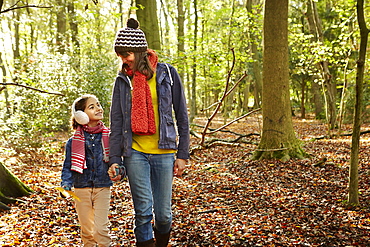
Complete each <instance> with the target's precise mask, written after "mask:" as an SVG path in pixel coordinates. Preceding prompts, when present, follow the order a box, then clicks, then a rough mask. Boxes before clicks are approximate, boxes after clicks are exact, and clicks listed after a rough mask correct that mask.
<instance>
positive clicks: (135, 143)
mask: <svg viewBox="0 0 370 247" xmlns="http://www.w3.org/2000/svg"><path fill="white" fill-rule="evenodd" d="M155 78H156V74H154V75H153V77H152V78H151V79H150V80H149V81H148V84H149V87H150V94H151V95H152V102H153V109H154V118H155V134H153V135H137V134H134V133H133V134H132V148H133V149H135V150H136V151H139V152H143V153H147V154H169V153H175V152H176V150H173V149H159V148H158V142H159V113H158V97H157V82H156V79H155Z"/></svg>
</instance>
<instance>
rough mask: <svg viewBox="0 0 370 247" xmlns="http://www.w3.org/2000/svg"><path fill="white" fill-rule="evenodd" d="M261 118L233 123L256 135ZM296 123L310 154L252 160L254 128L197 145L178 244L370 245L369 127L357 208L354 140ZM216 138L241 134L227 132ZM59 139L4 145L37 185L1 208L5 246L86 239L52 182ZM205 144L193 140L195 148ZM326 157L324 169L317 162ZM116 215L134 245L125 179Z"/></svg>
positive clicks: (178, 192)
mask: <svg viewBox="0 0 370 247" xmlns="http://www.w3.org/2000/svg"><path fill="white" fill-rule="evenodd" d="M259 123H260V121H259V120H258V119H254V118H248V119H245V120H241V121H240V122H239V123H237V124H233V125H232V126H230V127H229V130H231V131H234V132H237V133H241V134H249V133H258V128H259V127H260V124H259ZM200 124H204V123H201V122H200ZM221 125H222V124H221V123H219V124H217V123H216V124H213V125H212V126H211V127H214V128H215V127H219V126H221ZM347 128H348V129H347V130H345V131H344V132H346V131H347V132H350V129H349V128H350V126H347ZM368 129H370V126H369V125H364V130H368ZM198 130H199V129H198ZM295 130H296V133H297V136H298V137H299V138H300V139H301V140H303V141H304V149H305V151H306V152H307V153H309V154H311V158H309V159H305V160H291V161H289V162H278V161H250V160H249V157H250V155H251V154H252V152H253V150H254V149H255V148H256V145H255V143H258V140H259V137H258V136H255V135H253V136H251V137H249V139H248V138H246V139H244V141H246V142H245V143H243V144H239V145H238V146H225V145H223V146H216V147H213V148H211V149H208V150H202V151H197V152H195V153H194V155H193V157H192V161H191V162H190V164H189V167H188V168H187V171H186V173H185V175H184V176H183V178H182V179H178V178H176V179H175V184H174V196H173V212H174V226H173V232H172V233H173V234H172V238H171V242H170V244H171V246H189V247H190V246H370V190H369V187H370V178H369V177H370V176H369V175H370V134H365V135H362V136H361V151H360V167H359V190H360V206H358V207H348V206H347V204H346V199H347V194H348V171H349V161H350V146H351V137H336V138H332V139H319V140H313V139H312V138H315V137H321V136H324V135H326V134H327V133H326V127H325V125H323V124H322V123H320V122H319V121H316V120H298V119H296V120H295ZM214 137H217V138H222V139H228V138H229V139H233V138H235V136H233V135H232V134H231V133H227V132H225V133H221V135H217V136H214ZM59 139H60V141H57V142H54V146H51V147H48V149H45V148H43V149H39V150H37V151H28V152H23V153H19V154H17V155H16V154H14V153H6V152H5V151H4V150H5V149H2V150H1V153H2V155H1V161H2V162H5V163H6V164H7V167H8V168H9V169H10V170H11V171H12V172H13V173H14V174H15V175H17V176H18V177H19V178H20V179H21V180H22V181H24V182H25V183H26V184H28V185H29V186H30V187H31V188H32V189H33V190H34V191H35V193H34V194H32V195H31V196H29V197H24V198H21V199H22V200H23V201H24V203H19V204H16V205H12V208H11V210H10V211H6V212H4V211H3V212H0V216H1V221H0V245H1V246H79V245H80V244H81V242H80V237H79V225H78V221H77V216H76V213H75V210H74V207H73V201H72V199H65V198H61V197H60V196H59V192H58V191H57V190H55V189H54V188H52V187H50V185H49V184H52V185H54V186H58V185H59V182H60V170H61V163H62V160H63V146H64V144H63V141H65V139H66V136H64V137H62V138H59ZM198 142H199V140H197V139H195V138H194V137H193V138H192V145H193V146H194V145H196V143H198ZM248 143H251V144H248ZM55 150H56V151H57V152H55ZM322 158H327V161H326V163H325V164H324V165H323V166H316V167H315V166H313V165H314V164H316V163H317V162H318V161H319V160H321V159H322ZM48 183H49V184H48ZM110 221H111V225H110V228H111V235H112V239H113V243H114V244H113V246H134V245H135V240H134V235H133V231H132V226H133V208H132V203H131V197H130V193H129V188H128V183H127V182H121V183H117V184H115V185H114V186H113V188H112V200H111V216H110Z"/></svg>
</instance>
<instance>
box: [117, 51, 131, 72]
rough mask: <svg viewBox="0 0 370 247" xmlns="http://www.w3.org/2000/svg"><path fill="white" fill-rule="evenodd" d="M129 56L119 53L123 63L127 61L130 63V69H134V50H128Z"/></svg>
mask: <svg viewBox="0 0 370 247" xmlns="http://www.w3.org/2000/svg"><path fill="white" fill-rule="evenodd" d="M127 54H128V56H123V55H120V54H117V55H118V56H119V57H120V58H121V60H122V63H125V64H127V65H128V67H130V69H133V68H134V62H135V54H134V53H133V52H127Z"/></svg>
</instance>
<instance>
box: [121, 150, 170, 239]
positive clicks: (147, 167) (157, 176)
mask: <svg viewBox="0 0 370 247" xmlns="http://www.w3.org/2000/svg"><path fill="white" fill-rule="evenodd" d="M174 160H175V158H174V154H145V153H142V152H138V151H136V150H132V155H131V157H125V166H126V169H127V176H128V179H129V183H130V188H131V194H132V199H133V202H134V208H135V229H134V233H135V237H136V241H137V242H144V241H147V240H150V239H152V238H153V227H152V223H151V221H152V219H153V209H154V216H155V217H154V226H155V228H156V229H157V231H158V232H159V233H161V234H165V233H168V232H169V231H170V229H171V224H172V212H171V198H172V180H173V164H174Z"/></svg>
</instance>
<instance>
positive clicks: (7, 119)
mask: <svg viewBox="0 0 370 247" xmlns="http://www.w3.org/2000/svg"><path fill="white" fill-rule="evenodd" d="M72 2H73V4H74V10H75V11H74V12H73V13H72V12H70V11H71V10H69V9H68V6H58V5H57V4H56V2H55V1H51V0H47V1H44V2H43V6H52V7H53V8H45V9H44V8H43V9H39V8H27V9H19V10H17V11H13V12H7V13H3V14H1V24H2V25H1V27H0V28H1V30H0V31H1V32H2V34H3V36H2V37H1V38H0V40H1V41H0V44H1V46H0V52H1V56H2V60H3V61H4V63H3V66H4V67H6V68H5V70H6V72H7V74H6V78H3V81H9V82H16V83H19V84H21V85H25V86H28V87H32V88H35V89H39V90H42V91H45V92H56V93H61V94H63V96H60V95H57V94H47V93H42V92H39V91H35V90H32V89H27V88H24V87H19V86H6V89H3V90H2V91H1V92H0V95H1V96H0V118H1V119H2V122H1V123H0V124H1V126H2V128H1V129H0V135H1V136H2V137H3V139H6V141H7V142H8V143H12V144H13V145H18V146H22V145H23V146H27V145H31V146H40V145H42V143H41V142H40V137H45V136H52V135H53V134H54V132H58V131H69V130H70V128H69V119H70V106H71V104H72V102H73V100H74V99H75V98H76V97H78V96H80V95H81V94H84V93H92V94H95V95H97V97H98V98H99V99H100V101H101V103H102V105H103V107H104V109H105V119H104V122H105V123H106V124H107V125H108V124H109V122H108V120H109V119H108V115H109V107H110V97H111V87H112V83H113V81H114V78H115V76H116V73H117V70H118V64H117V61H118V60H117V58H116V56H115V54H114V52H113V49H112V46H113V40H114V36H115V32H116V30H117V29H118V28H121V18H120V17H121V16H122V17H123V18H122V19H123V22H124V23H125V19H126V17H127V16H129V11H132V10H134V9H135V8H134V7H132V6H130V3H129V2H125V1H121V6H119V5H118V3H117V1H105V2H99V3H98V4H96V5H94V4H91V3H89V4H88V5H87V2H86V1H80V0H78V1H72ZM72 2H69V3H72ZM252 2H253V4H255V5H253V6H252V7H251V11H250V12H248V10H247V8H246V6H245V1H234V0H233V1H232V0H211V1H203V0H199V1H197V3H198V6H197V8H198V17H199V20H198V23H197V25H198V33H197V40H194V28H195V24H194V1H184V8H185V25H186V26H185V37H184V43H185V52H182V53H178V52H177V44H178V40H177V33H176V30H177V25H178V23H177V20H176V18H177V16H176V13H177V6H176V3H175V2H173V1H163V2H161V6H162V8H161V9H159V11H160V12H161V13H162V15H161V14H159V15H158V16H162V17H161V18H162V19H161V20H160V23H162V25H161V29H162V30H161V32H162V33H163V37H164V38H163V39H164V40H162V41H163V42H162V48H163V50H162V51H158V53H159V55H160V61H164V62H169V63H171V64H173V65H174V66H175V67H176V68H178V70H179V71H180V72H183V73H184V84H185V88H186V90H189V91H191V82H192V76H193V65H194V64H193V63H195V64H196V74H195V76H196V92H197V93H196V95H194V98H193V99H191V95H190V94H189V93H188V92H187V96H189V97H190V98H188V102H189V103H190V100H196V102H197V105H198V109H204V108H207V107H209V106H210V105H212V104H213V103H215V102H217V101H218V100H219V99H220V97H221V95H220V94H221V92H222V91H223V89H224V86H225V82H226V78H227V73H228V71H229V70H230V67H231V64H232V63H231V61H232V53H231V49H234V51H235V57H236V63H235V68H234V70H233V74H232V75H231V80H230V82H231V84H232V85H233V84H234V83H235V82H236V81H237V80H238V79H239V78H240V76H241V75H242V74H243V73H244V72H245V71H246V72H247V73H248V75H249V76H248V78H247V80H245V81H243V82H242V83H241V84H240V85H239V86H238V88H237V89H236V91H235V94H230V96H228V97H229V98H228V100H227V102H225V103H224V104H226V105H227V106H228V111H229V115H228V117H229V118H234V117H235V116H237V115H238V114H240V112H241V111H240V110H239V109H240V105H241V104H242V103H243V100H244V99H245V98H250V99H251V100H253V97H254V95H255V90H256V86H255V84H254V83H255V76H256V75H258V73H260V71H255V68H254V66H253V65H255V64H260V65H262V30H263V11H262V7H263V5H262V2H261V1H252ZM314 2H315V3H316V5H317V9H318V12H319V17H320V20H321V24H322V27H323V42H316V41H315V42H314V41H313V39H312V34H311V33H310V31H309V28H308V25H307V19H306V17H305V16H304V13H306V10H307V6H306V2H305V1H304V2H302V1H290V9H289V15H290V16H289V58H290V64H289V66H290V76H291V77H290V78H291V99H292V101H294V102H293V103H294V104H295V106H296V107H299V106H300V100H301V95H302V94H301V90H302V83H303V82H305V83H306V84H307V86H306V91H305V92H306V102H304V103H305V106H306V109H307V111H309V112H311V111H312V110H313V108H314V107H313V103H312V102H311V99H312V98H313V94H312V84H313V82H315V81H316V82H318V83H321V81H322V78H321V75H320V73H319V69H318V67H317V65H318V63H320V62H321V61H328V62H329V70H330V74H331V76H332V79H333V81H335V82H336V84H337V91H338V105H339V99H340V97H341V95H342V94H341V93H342V90H345V89H346V88H347V89H348V90H347V91H346V94H345V99H344V100H345V109H346V114H344V115H345V116H347V118H348V119H349V120H351V114H352V112H353V105H354V100H353V99H354V91H353V85H354V84H355V77H356V73H355V69H356V59H357V55H358V54H357V49H358V42H359V41H358V37H359V33H358V27H357V20H356V12H355V6H356V4H355V1H354V0H350V1H343V0H341V1H334V2H333V1H314ZM9 4H10V3H4V6H3V9H6V8H7V7H9V6H10V5H9ZM18 4H21V2H18ZM30 4H33V3H32V1H31V2H30ZM121 10H123V13H122V11H121ZM58 11H59V12H60V11H64V14H65V16H66V17H65V18H66V19H65V23H64V24H65V25H66V32H65V33H63V34H60V35H62V36H63V39H62V42H61V44H56V30H57V15H56V14H57V13H58ZM367 11H368V10H367ZM163 13H167V14H168V16H166V19H165V20H164V17H163ZM366 14H367V16H368V13H366ZM41 20H47V21H41ZM367 20H369V18H367ZM277 21H278V17H277ZM73 24H76V25H77V27H78V28H77V29H76V30H75V31H72V28H71V27H72V26H73ZM171 24H172V25H171ZM369 24H370V23H369ZM166 27H171V28H168V29H167V28H166ZM16 35H18V36H17V37H16ZM74 38H76V39H74ZM167 40H168V42H164V41H167ZM194 41H196V42H195V43H194ZM9 44H10V45H9ZM18 44H19V45H18ZM194 44H196V47H195V46H194ZM252 44H255V45H256V46H257V50H256V51H252V50H251V47H252ZM59 46H63V47H64V48H65V52H64V53H58V52H56V51H57V50H58V47H59ZM16 48H18V51H19V54H20V57H15V56H16V52H14V53H11V52H9V51H12V50H14V51H15V50H16ZM253 52H254V53H256V54H253ZM369 62H370V61H369V58H368V59H367V61H366V63H367V64H369ZM261 67H262V66H261ZM367 72H368V69H367V71H366V72H365V75H366V74H368V73H367ZM365 81H369V77H365ZM245 88H247V89H248V88H249V91H248V92H244V89H245ZM365 88H366V86H365ZM245 93H247V94H248V95H247V96H246V97H244V94H245ZM364 96H365V99H366V102H370V101H369V99H370V92H369V88H368V87H367V88H366V91H365V95H364ZM366 104H368V103H365V105H366ZM366 106H367V107H368V105H366ZM366 106H365V107H366ZM367 109H369V108H367ZM211 110H212V108H211ZM364 110H365V109H364ZM364 114H365V115H364V116H365V117H367V118H368V116H369V113H368V112H367V111H365V113H364Z"/></svg>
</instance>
